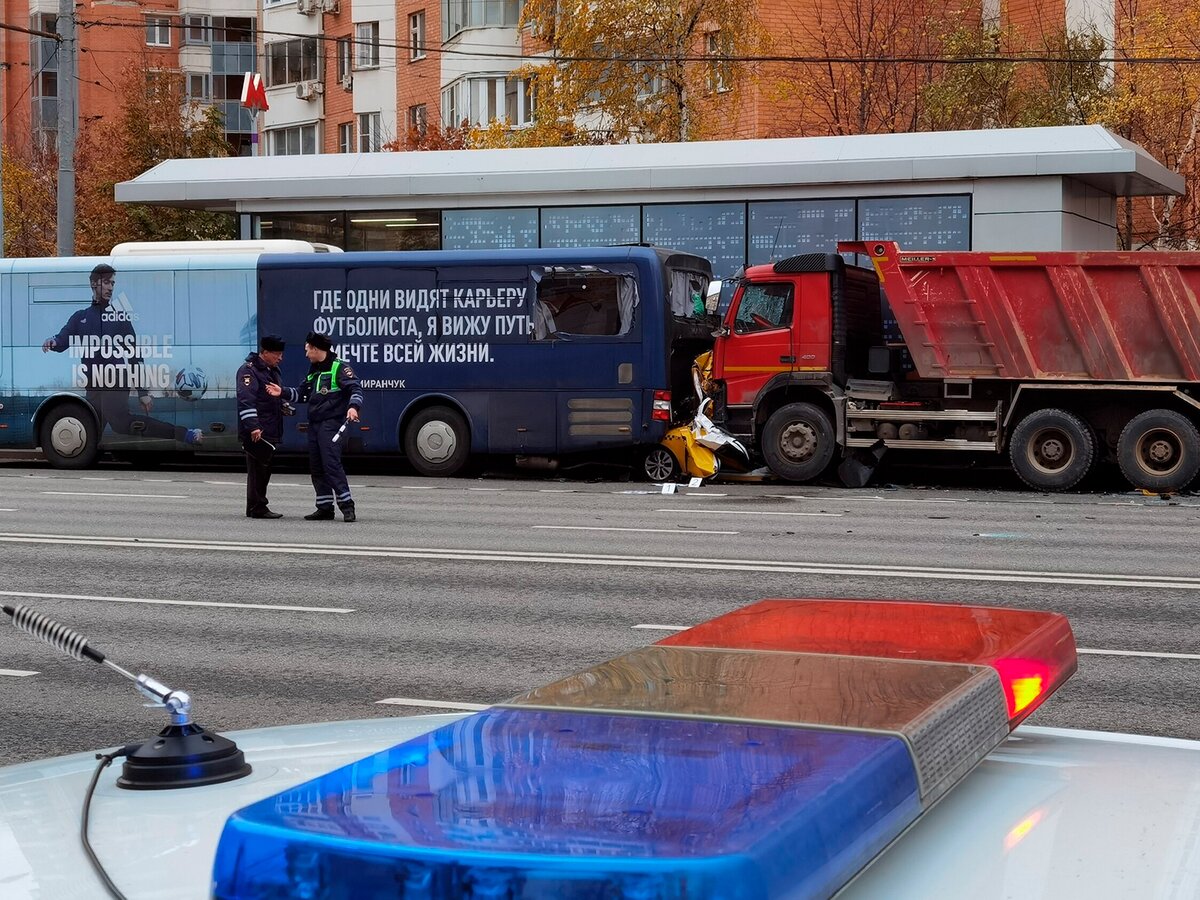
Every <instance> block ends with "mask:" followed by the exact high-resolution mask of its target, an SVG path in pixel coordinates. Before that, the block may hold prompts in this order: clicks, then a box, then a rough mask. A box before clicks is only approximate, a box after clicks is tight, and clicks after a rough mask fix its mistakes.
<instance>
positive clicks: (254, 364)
mask: <svg viewBox="0 0 1200 900" xmlns="http://www.w3.org/2000/svg"><path fill="white" fill-rule="evenodd" d="M258 347H259V349H258V352H257V353H251V354H250V355H249V356H247V357H246V361H245V363H243V364H242V367H241V368H240V369H238V371H237V401H238V439H239V440H240V441H241V444H242V449H243V450H245V451H246V515H247V516H249V517H250V518H251V519H280V518H282V517H283V516H282V514H281V513H277V512H272V511H271V509H270V508H269V507H268V506H267V484H268V483H269V482H270V480H271V458H272V457H273V456H274V455H275V448H276V447H277V446H278V444H279V442H280V440H282V439H283V407H284V402H285V401H293V402H294V401H296V400H297V399H298V398H299V391H297V390H296V389H295V388H290V387H289V388H285V387H283V386H282V385H281V381H282V379H281V378H280V376H279V363H280V361H281V360H282V359H283V348H284V343H283V338H281V337H279V336H278V335H275V334H267V335H263V337H262V339H261V340H260V341H259V342H258Z"/></svg>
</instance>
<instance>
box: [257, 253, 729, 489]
mask: <svg viewBox="0 0 1200 900" xmlns="http://www.w3.org/2000/svg"><path fill="white" fill-rule="evenodd" d="M710 280H711V268H710V266H709V263H708V262H707V261H706V260H704V259H701V258H699V257H696V256H691V255H688V254H683V253H675V252H672V251H669V250H662V249H658V248H651V247H643V246H622V247H602V248H574V249H569V250H568V249H530V250H501V251H497V250H487V251H431V252H418V253H343V254H332V255H311V254H310V255H307V256H296V255H293V256H286V257H285V256H264V257H263V258H262V259H261V260H260V262H259V291H258V318H259V328H260V330H261V331H262V332H263V333H277V334H280V335H283V336H284V337H285V338H286V339H288V340H292V341H299V340H302V339H303V336H304V335H305V334H307V332H308V331H309V330H315V331H321V332H325V333H327V334H329V335H330V336H331V337H332V339H333V342H334V347H335V349H336V350H337V352H338V354H339V355H340V356H341V358H342V359H344V360H345V361H346V362H348V363H349V364H350V365H352V366H353V367H354V368H355V370H356V371H357V372H358V375H359V377H360V379H361V380H362V386H363V388H364V394H365V396H366V405H365V407H364V409H363V423H362V424H361V425H360V426H359V429H358V431H357V432H356V433H355V434H353V435H352V436H351V439H350V443H349V445H348V448H347V452H360V453H396V452H399V453H403V454H404V456H405V457H407V459H408V461H409V463H410V464H411V465H412V466H413V467H414V468H415V469H416V470H417V471H418V472H420V473H421V474H424V475H453V474H454V473H456V472H458V471H460V470H461V469H462V468H463V467H464V465H466V463H467V461H468V460H469V459H470V458H471V457H472V456H473V455H482V454H513V455H516V456H520V457H534V458H550V457H559V456H562V455H566V454H575V453H587V454H595V453H597V452H598V451H605V450H631V451H634V452H635V453H636V454H637V457H636V461H638V462H640V463H641V464H642V465H643V466H646V465H649V467H650V471H653V470H654V468H655V466H656V465H658V464H661V460H657V459H656V455H660V449H661V448H659V447H658V441H659V440H660V439H661V438H662V436H663V434H664V433H665V432H666V430H667V428H669V427H670V424H671V421H672V419H673V418H674V415H673V412H674V411H673V403H679V402H681V401H686V400H687V399H689V398H691V397H692V396H693V393H692V389H691V364H692V360H693V359H694V358H695V356H696V355H697V354H699V353H701V352H703V351H704V350H705V349H708V348H709V347H711V345H712V330H713V327H714V325H715V320H714V319H711V318H710V317H709V316H708V315H707V314H706V312H705V310H704V298H705V296H706V294H707V291H708V284H709V281H710ZM302 372H303V358H302V357H299V354H295V355H293V356H292V358H290V359H287V360H285V364H284V375H285V380H287V381H289V383H299V379H300V377H301V375H302ZM298 418H299V417H297V419H298ZM303 429H304V423H303V422H301V421H298V420H296V419H294V420H290V424H286V425H285V435H284V449H292V450H299V449H301V447H302V441H303V440H304V438H303V436H302V434H301V432H302V431H303Z"/></svg>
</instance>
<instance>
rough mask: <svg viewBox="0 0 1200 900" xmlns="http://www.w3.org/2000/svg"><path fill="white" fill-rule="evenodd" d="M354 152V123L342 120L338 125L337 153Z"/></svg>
mask: <svg viewBox="0 0 1200 900" xmlns="http://www.w3.org/2000/svg"><path fill="white" fill-rule="evenodd" d="M353 152H354V123H353V122H343V123H342V124H341V125H339V126H338V153H353Z"/></svg>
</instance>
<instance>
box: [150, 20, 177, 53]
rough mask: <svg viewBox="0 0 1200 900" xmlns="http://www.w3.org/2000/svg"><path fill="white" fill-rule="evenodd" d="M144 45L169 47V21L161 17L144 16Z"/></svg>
mask: <svg viewBox="0 0 1200 900" xmlns="http://www.w3.org/2000/svg"><path fill="white" fill-rule="evenodd" d="M146 44H147V46H150V47H170V46H171V20H170V19H168V18H165V17H163V16H146Z"/></svg>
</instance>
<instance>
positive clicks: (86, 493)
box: [42, 491, 188, 500]
mask: <svg viewBox="0 0 1200 900" xmlns="http://www.w3.org/2000/svg"><path fill="white" fill-rule="evenodd" d="M42 493H43V494H54V495H56V496H59V497H132V498H140V499H143V500H146V499H149V500H187V499H188V496H187V494H117V493H108V494H103V493H100V492H99V491H42Z"/></svg>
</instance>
